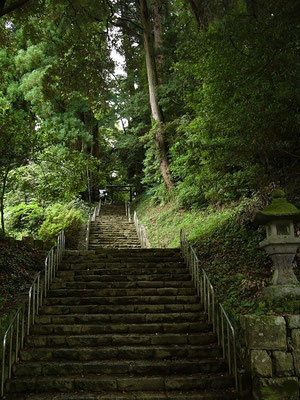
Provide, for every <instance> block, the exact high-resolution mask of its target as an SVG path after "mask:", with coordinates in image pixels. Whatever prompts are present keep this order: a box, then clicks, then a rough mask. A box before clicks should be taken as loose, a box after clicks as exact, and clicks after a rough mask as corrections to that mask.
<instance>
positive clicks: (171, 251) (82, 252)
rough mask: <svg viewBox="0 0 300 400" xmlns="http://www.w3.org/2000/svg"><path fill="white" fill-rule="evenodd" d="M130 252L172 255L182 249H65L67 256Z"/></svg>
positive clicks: (113, 254) (112, 254)
mask: <svg viewBox="0 0 300 400" xmlns="http://www.w3.org/2000/svg"><path fill="white" fill-rule="evenodd" d="M128 253H130V254H131V255H135V254H143V255H144V254H157V255H168V256H172V255H174V254H176V255H178V254H180V249H179V248H177V247H172V248H166V249H161V248H157V247H154V248H150V249H148V248H147V249H144V248H143V249H136V250H116V249H99V250H97V251H94V250H93V251H92V250H65V257H70V256H73V257H82V256H84V257H86V256H90V255H91V256H92V255H99V254H103V255H111V256H115V255H120V254H122V255H126V254H128Z"/></svg>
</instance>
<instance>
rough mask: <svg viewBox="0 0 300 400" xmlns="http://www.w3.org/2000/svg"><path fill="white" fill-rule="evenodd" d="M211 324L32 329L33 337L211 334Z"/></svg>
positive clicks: (102, 325)
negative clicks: (119, 334) (52, 335)
mask: <svg viewBox="0 0 300 400" xmlns="http://www.w3.org/2000/svg"><path fill="white" fill-rule="evenodd" d="M210 329H211V324H209V323H208V322H206V321H205V322H203V321H200V322H174V323H152V324H151V323H147V324H124V323H123V324H97V325H86V324H85V325H54V324H50V325H34V326H33V327H32V328H31V332H32V334H33V335H51V334H54V335H100V334H105V333H106V334H109V333H111V334H118V333H128V334H132V333H135V334H136V333H139V334H147V333H156V334H161V333H163V334H164V333H181V334H190V333H195V332H196V333H200V332H209V331H210Z"/></svg>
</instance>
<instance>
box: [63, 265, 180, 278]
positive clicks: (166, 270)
mask: <svg viewBox="0 0 300 400" xmlns="http://www.w3.org/2000/svg"><path fill="white" fill-rule="evenodd" d="M87 270H88V273H92V274H94V275H97V274H98V275H108V274H110V275H121V274H124V275H125V274H126V275H143V274H147V273H149V272H150V273H151V274H176V273H178V274H188V271H187V270H186V269H185V268H183V267H180V266H179V267H177V266H176V265H175V266H174V267H152V268H151V270H150V269H149V268H147V267H146V268H143V267H135V266H132V267H130V268H128V269H127V270H124V268H122V267H121V268H119V267H109V266H108V267H106V268H99V267H97V266H90V268H84V266H82V265H81V264H79V265H76V264H69V265H65V266H64V267H62V268H61V269H60V271H59V272H58V274H57V276H61V272H63V271H71V272H72V271H79V274H80V271H82V273H81V275H85V274H86V271H87Z"/></svg>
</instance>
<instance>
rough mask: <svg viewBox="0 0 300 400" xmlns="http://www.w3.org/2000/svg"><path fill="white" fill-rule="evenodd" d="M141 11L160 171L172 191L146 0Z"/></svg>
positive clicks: (141, 4)
mask: <svg viewBox="0 0 300 400" xmlns="http://www.w3.org/2000/svg"><path fill="white" fill-rule="evenodd" d="M140 13H141V23H142V27H143V42H144V51H145V59H146V69H147V78H148V88H149V98H150V106H151V113H152V117H153V119H154V121H155V122H156V124H157V130H156V134H155V144H156V146H157V148H158V150H159V154H160V171H161V174H162V177H163V179H164V182H165V184H166V187H167V189H168V190H169V191H171V190H172V188H173V182H172V178H171V175H170V171H169V161H168V157H167V148H166V143H165V138H164V134H163V126H162V125H163V123H164V117H163V112H162V110H161V108H160V106H159V103H158V97H157V93H156V89H157V86H158V79H157V70H156V62H155V53H154V46H153V39H152V29H151V23H150V15H149V10H148V5H147V1H146V0H140Z"/></svg>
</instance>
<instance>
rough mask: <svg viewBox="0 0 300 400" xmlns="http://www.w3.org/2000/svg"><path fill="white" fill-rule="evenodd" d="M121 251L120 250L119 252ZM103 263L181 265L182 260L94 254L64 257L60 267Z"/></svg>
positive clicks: (153, 256)
mask: <svg viewBox="0 0 300 400" xmlns="http://www.w3.org/2000/svg"><path fill="white" fill-rule="evenodd" d="M119 251H121V250H119ZM103 262H115V263H125V264H134V263H160V264H162V263H176V262H179V263H182V262H183V259H182V258H181V257H180V256H179V255H177V256H173V257H172V256H168V255H166V256H162V255H161V256H160V255H153V254H145V255H144V256H143V255H142V254H141V253H138V254H135V255H130V254H127V255H126V254H122V253H120V254H117V255H115V256H112V255H111V254H101V253H100V254H99V253H98V254H94V255H90V256H86V257H84V256H83V257H76V256H75V257H72V256H69V257H65V258H64V261H63V263H62V265H65V264H84V263H103Z"/></svg>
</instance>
